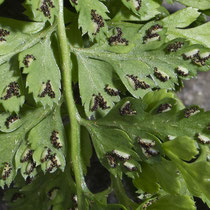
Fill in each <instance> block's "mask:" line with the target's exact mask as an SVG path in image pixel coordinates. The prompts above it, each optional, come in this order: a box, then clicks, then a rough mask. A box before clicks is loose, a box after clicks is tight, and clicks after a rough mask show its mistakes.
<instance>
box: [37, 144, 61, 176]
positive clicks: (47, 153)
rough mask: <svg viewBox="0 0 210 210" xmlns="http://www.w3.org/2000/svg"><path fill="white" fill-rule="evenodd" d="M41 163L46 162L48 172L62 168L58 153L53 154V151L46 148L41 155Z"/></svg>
mask: <svg viewBox="0 0 210 210" xmlns="http://www.w3.org/2000/svg"><path fill="white" fill-rule="evenodd" d="M40 161H41V163H44V162H46V171H47V172H53V171H54V170H55V169H57V168H59V167H60V166H61V162H60V159H59V158H58V156H57V155H56V153H54V154H53V153H52V150H51V149H49V148H47V147H45V149H44V151H43V152H42V154H41V159H40Z"/></svg>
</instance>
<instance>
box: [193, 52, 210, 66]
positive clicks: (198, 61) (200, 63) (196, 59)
mask: <svg viewBox="0 0 210 210" xmlns="http://www.w3.org/2000/svg"><path fill="white" fill-rule="evenodd" d="M207 60H208V58H207V59H206V58H201V57H200V55H199V54H196V55H195V56H194V57H193V58H191V61H192V63H194V64H196V65H198V66H205V65H206V61H207Z"/></svg>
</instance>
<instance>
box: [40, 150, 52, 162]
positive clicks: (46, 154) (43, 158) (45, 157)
mask: <svg viewBox="0 0 210 210" xmlns="http://www.w3.org/2000/svg"><path fill="white" fill-rule="evenodd" d="M51 152H52V151H51V149H50V148H47V147H45V150H44V151H43V152H42V155H41V159H40V161H41V163H43V162H45V161H47V160H48V159H50V157H51Z"/></svg>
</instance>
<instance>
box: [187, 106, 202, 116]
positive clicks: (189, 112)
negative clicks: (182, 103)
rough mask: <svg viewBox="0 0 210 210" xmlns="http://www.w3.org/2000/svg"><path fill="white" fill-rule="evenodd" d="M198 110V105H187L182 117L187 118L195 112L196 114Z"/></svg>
mask: <svg viewBox="0 0 210 210" xmlns="http://www.w3.org/2000/svg"><path fill="white" fill-rule="evenodd" d="M199 112H200V110H199V108H198V107H196V106H195V107H194V106H193V107H189V108H186V109H185V111H184V117H185V118H189V117H191V116H193V115H195V114H197V113H199Z"/></svg>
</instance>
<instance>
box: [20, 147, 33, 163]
mask: <svg viewBox="0 0 210 210" xmlns="http://www.w3.org/2000/svg"><path fill="white" fill-rule="evenodd" d="M32 154H33V150H31V149H30V148H26V149H25V151H24V152H23V154H22V156H21V160H20V162H21V163H23V162H26V161H28V160H31V159H32Z"/></svg>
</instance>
